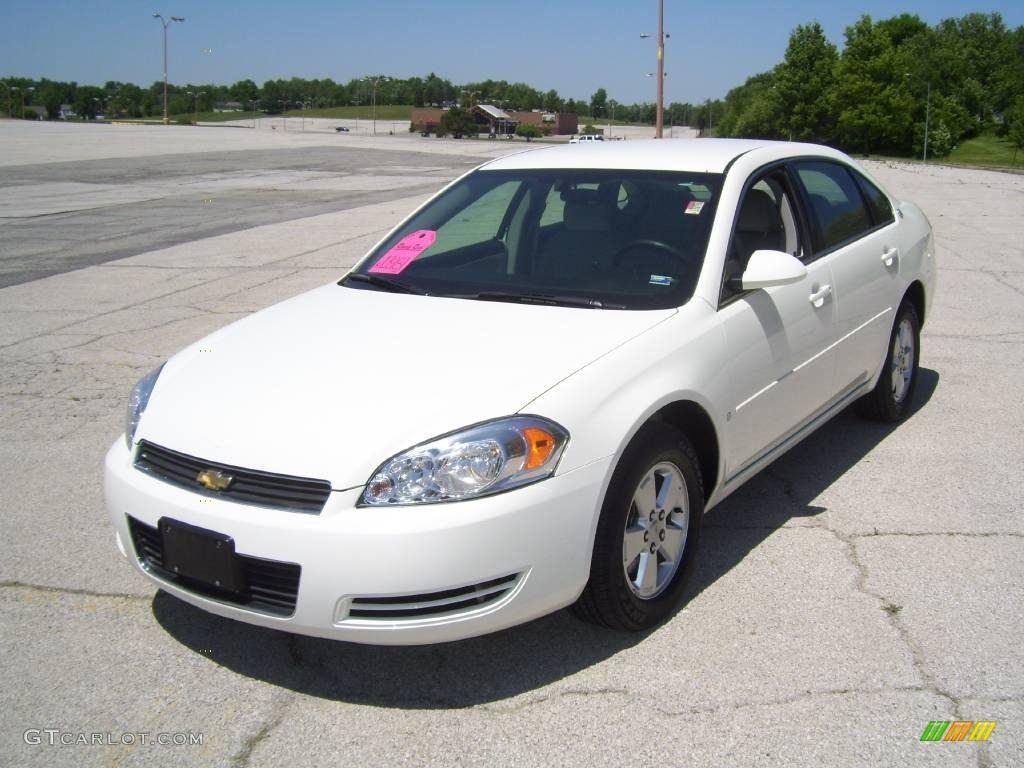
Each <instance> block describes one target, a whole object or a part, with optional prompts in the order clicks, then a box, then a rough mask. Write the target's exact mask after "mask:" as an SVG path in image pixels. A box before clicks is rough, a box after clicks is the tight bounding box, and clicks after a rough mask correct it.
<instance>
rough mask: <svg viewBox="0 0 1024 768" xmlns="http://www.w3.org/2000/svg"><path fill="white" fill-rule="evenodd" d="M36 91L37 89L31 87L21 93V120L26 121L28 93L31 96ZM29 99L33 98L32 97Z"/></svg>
mask: <svg viewBox="0 0 1024 768" xmlns="http://www.w3.org/2000/svg"><path fill="white" fill-rule="evenodd" d="M34 90H35V88H32V87H29V88H26V89H25V90H24V91H22V92H21V119H22V120H24V119H25V94H26V93H29V94H31V93H32V91H34ZM29 98H31V96H30V97H29ZM29 103H30V104H31V102H29Z"/></svg>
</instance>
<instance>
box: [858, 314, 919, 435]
mask: <svg viewBox="0 0 1024 768" xmlns="http://www.w3.org/2000/svg"><path fill="white" fill-rule="evenodd" d="M920 350H921V321H920V320H919V319H918V316H917V310H916V309H915V308H914V305H913V304H911V303H910V302H909V301H904V302H903V303H902V304H901V305H900V308H899V311H898V312H897V313H896V322H895V323H893V327H892V333H891V334H890V335H889V351H888V353H887V354H886V356H885V363H884V365H883V366H882V373H881V374H880V375H879V377H878V384H876V385H875V388H874V389H873V390H872V391H871V392H870V393H869V394H867V395H865V396H864V397H862V398H861V399H860V401H859V403H858V410H859V411H860V413H861V414H862V415H863V416H867V417H868V418H870V419H876V420H878V421H900V420H901V419H902V418H903V417H904V416H906V415H907V413H908V412H909V410H910V407H911V404H912V403H913V400H914V392H915V391H916V390H917V371H918V363H919V360H920Z"/></svg>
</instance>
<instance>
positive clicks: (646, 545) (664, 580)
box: [573, 423, 704, 631]
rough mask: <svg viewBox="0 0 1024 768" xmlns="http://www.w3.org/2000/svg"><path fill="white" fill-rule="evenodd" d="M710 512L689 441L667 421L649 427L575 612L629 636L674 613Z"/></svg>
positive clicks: (634, 452)
mask: <svg viewBox="0 0 1024 768" xmlns="http://www.w3.org/2000/svg"><path fill="white" fill-rule="evenodd" d="M703 512H704V491H703V487H702V484H701V474H700V465H699V463H698V461H697V457H696V454H695V452H694V450H693V446H692V445H691V444H690V441H689V440H688V439H687V438H686V436H685V435H683V434H682V433H680V432H678V431H677V430H675V429H673V428H671V427H669V426H667V425H665V424H658V423H652V424H648V425H647V426H645V427H644V428H642V429H641V430H640V432H638V433H637V435H636V437H635V438H634V439H633V441H632V442H631V443H630V445H629V447H628V448H627V449H626V451H625V453H624V454H623V457H622V459H621V461H620V462H619V465H618V466H617V467H616V469H615V473H614V474H613V476H612V481H611V483H610V485H609V487H608V492H607V494H606V495H605V500H604V504H603V505H602V508H601V517H600V519H599V521H598V525H597V535H596V536H595V539H594V553H593V559H592V561H591V564H590V579H589V581H588V582H587V586H586V587H585V588H584V590H583V594H582V595H580V599H579V600H578V601H577V602H576V604H575V605H574V606H573V610H574V612H575V613H576V615H577V616H579V617H580V618H582V619H583V620H584V621H588V622H591V623H594V624H600V625H603V626H606V627H610V628H612V629H620V630H628V631H639V630H643V629H646V628H648V627H650V626H653V625H654V624H657V623H658V622H660V621H662V620H663V619H665V618H666V617H667V616H669V615H670V614H671V613H672V611H674V610H675V609H676V607H677V606H678V605H679V601H680V599H681V597H682V594H683V592H684V591H685V589H686V586H687V583H688V581H689V578H690V576H691V574H692V572H693V568H694V564H695V562H696V552H697V542H698V539H699V534H700V524H701V520H702V518H703Z"/></svg>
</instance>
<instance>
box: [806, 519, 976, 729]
mask: <svg viewBox="0 0 1024 768" xmlns="http://www.w3.org/2000/svg"><path fill="white" fill-rule="evenodd" d="M822 529H823V530H825V531H828V532H829V533H830V534H832V536H834V537H835V538H836V540H837V541H839V542H840V543H841V544H842V546H843V549H844V551H845V553H846V558H847V560H848V561H849V562H850V564H851V565H852V566H853V568H854V570H855V572H856V574H857V590H858V591H859V592H861V593H862V594H864V595H866V596H868V597H870V598H872V599H874V600H875V601H877V603H878V607H879V608H880V609H881V611H882V612H883V614H884V615H885V618H886V621H887V622H888V623H889V626H891V627H892V629H893V630H894V631H895V632H896V634H897V636H898V637H899V638H900V640H901V641H902V642H903V644H904V645H905V646H906V648H907V650H908V651H909V652H910V658H911V661H912V663H913V665H914V669H915V670H916V671H917V674H918V675H919V676H920V678H921V680H922V681H924V686H923V687H922V690H926V691H928V692H930V693H933V694H935V695H936V696H940V697H942V698H944V699H946V700H947V701H949V702H950V703H951V704H952V705H953V712H954V714H956V716H957V717H958V718H959V717H961V715H962V713H961V707H960V700H959V698H957V697H956V696H955V695H953V694H952V693H951V692H949V691H947V690H946V689H944V688H943V687H942V686H941V684H940V683H939V681H938V680H937V679H936V677H935V675H934V674H933V673H932V672H931V671H930V670H929V669H928V665H927V663H926V655H925V652H924V650H923V649H922V648H921V647H920V646H919V645H918V644H917V642H916V641H915V640H914V638H913V637H912V636H911V634H910V630H909V628H908V627H907V625H906V624H905V622H904V620H903V617H902V610H903V607H902V606H900V605H897V604H896V603H894V602H893V601H891V600H889V599H888V598H887V597H886V596H885V595H882V594H879V593H877V592H873V591H872V590H871V589H870V588H869V587H868V584H867V580H868V573H867V568H866V567H865V565H864V563H862V562H861V560H860V555H859V553H858V551H857V542H858V538H859V537H856V536H847V535H844V534H842V533H840V532H839V531H837V530H835V529H834V528H832V527H831V526H830V525H828V523H827V521H826V522H825V524H824V525H823V526H822ZM942 535H948V534H942ZM865 538H866V537H865Z"/></svg>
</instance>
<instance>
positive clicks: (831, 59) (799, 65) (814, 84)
mask: <svg viewBox="0 0 1024 768" xmlns="http://www.w3.org/2000/svg"><path fill="white" fill-rule="evenodd" d="M838 61H839V54H838V53H837V52H836V47H835V46H834V45H833V44H832V43H830V42H829V41H828V39H827V38H826V37H825V32H824V30H823V29H822V28H821V24H819V23H818V22H814V23H813V24H808V25H806V26H804V25H799V26H797V28H796V29H795V30H793V34H791V35H790V37H789V45H788V46H787V47H786V57H785V59H784V60H783V62H782V64H781V65H779V66H778V67H777V68H776V70H775V73H774V77H773V78H772V85H773V86H774V88H775V97H774V98H773V99H771V101H773V102H775V103H766V102H768V98H767V97H768V94H766V93H761V94H759V95H760V96H761V99H759V103H758V105H757V110H758V112H759V113H761V117H760V118H759V120H758V121H757V122H762V121H764V120H766V119H767V122H768V123H769V124H771V123H772V122H774V119H773V118H774V117H775V116H776V115H777V116H778V118H780V122H781V125H780V126H779V127H780V128H782V129H783V130H784V131H785V133H786V134H787V135H788V137H789V138H792V139H797V140H799V141H813V140H822V139H825V138H827V137H828V136H830V135H831V134H832V130H833V121H832V114H833V113H832V104H831V94H832V89H833V87H834V84H835V77H834V71H835V68H836V63H837V62H838ZM748 82H749V81H748ZM772 113H775V114H772ZM766 127H767V126H766ZM741 135H749V134H741Z"/></svg>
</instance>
